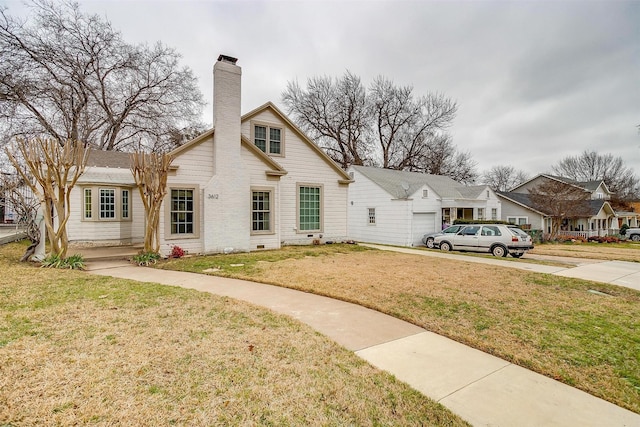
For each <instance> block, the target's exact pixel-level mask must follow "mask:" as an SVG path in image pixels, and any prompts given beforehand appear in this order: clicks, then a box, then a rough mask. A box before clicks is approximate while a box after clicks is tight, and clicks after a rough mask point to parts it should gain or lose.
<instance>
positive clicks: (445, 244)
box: [440, 242, 451, 252]
mask: <svg viewBox="0 0 640 427" xmlns="http://www.w3.org/2000/svg"><path fill="white" fill-rule="evenodd" d="M440 250H441V251H445V252H449V251H450V250H451V244H449V242H442V243H440Z"/></svg>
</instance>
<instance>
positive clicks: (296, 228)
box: [69, 55, 351, 254]
mask: <svg viewBox="0 0 640 427" xmlns="http://www.w3.org/2000/svg"><path fill="white" fill-rule="evenodd" d="M213 74H214V100H213V109H214V127H213V129H211V130H209V131H208V132H205V133H204V134H202V135H200V136H198V137H197V138H195V139H194V140H192V141H190V142H188V143H186V144H185V145H183V146H181V147H180V148H178V149H176V150H174V151H173V152H172V153H171V154H172V156H173V157H174V160H173V163H172V170H171V172H170V174H169V178H168V183H167V186H168V189H167V196H166V198H165V200H164V202H163V210H162V215H161V218H160V221H161V230H160V241H161V251H162V252H163V253H164V254H166V253H168V252H170V250H171V247H172V245H178V246H180V247H181V248H182V249H184V250H186V251H189V252H190V253H215V252H229V251H252V250H257V249H274V248H279V247H280V246H281V245H283V244H305V243H312V241H313V240H316V239H321V240H325V241H326V240H338V241H339V240H343V239H346V238H347V221H346V218H347V193H348V186H349V183H350V182H351V180H350V178H349V175H347V174H346V173H345V172H344V171H343V170H342V169H341V168H340V167H339V166H338V165H337V164H336V163H334V162H333V161H332V160H331V159H330V158H329V157H328V156H327V155H326V154H324V152H322V151H321V150H320V149H319V148H318V147H317V146H316V145H315V144H314V143H313V142H312V141H311V140H309V138H308V137H307V136H305V135H304V134H303V133H302V132H301V131H300V130H299V129H298V128H297V127H296V126H295V125H294V124H293V123H292V122H291V121H290V120H289V119H288V118H287V117H286V116H285V115H284V114H283V113H282V112H280V111H279V110H278V108H276V106H275V105H273V104H272V103H267V104H264V105H263V106H261V107H259V108H256V109H255V110H253V111H251V112H249V113H247V114H245V115H243V116H241V115H240V87H241V68H240V67H239V66H237V65H236V59H235V58H231V57H227V56H224V55H221V56H220V57H219V58H218V61H217V62H216V64H215V66H214V70H213ZM74 193H75V194H73V195H72V200H74V201H78V204H77V205H75V206H74V209H73V213H72V216H71V218H70V222H69V238H70V241H72V242H85V241H90V242H104V243H111V242H119V243H120V242H122V243H129V242H131V243H135V242H140V241H142V240H143V236H144V212H143V207H142V202H141V200H140V198H139V195H138V189H137V188H136V187H135V185H134V181H133V176H132V174H131V172H130V170H129V155H128V154H126V153H113V152H92V153H91V155H90V157H89V167H87V168H86V172H85V174H84V175H83V176H82V177H81V179H80V180H79V181H78V184H77V185H76V187H75V188H74Z"/></svg>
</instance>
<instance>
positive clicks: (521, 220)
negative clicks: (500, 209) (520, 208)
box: [507, 216, 529, 225]
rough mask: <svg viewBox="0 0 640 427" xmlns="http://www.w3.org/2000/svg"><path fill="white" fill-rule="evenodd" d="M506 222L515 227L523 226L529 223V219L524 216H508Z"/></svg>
mask: <svg viewBox="0 0 640 427" xmlns="http://www.w3.org/2000/svg"><path fill="white" fill-rule="evenodd" d="M507 222H510V223H511V224H516V225H525V224H528V223H529V218H528V217H526V216H509V217H507Z"/></svg>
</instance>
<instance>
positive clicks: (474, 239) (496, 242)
mask: <svg viewBox="0 0 640 427" xmlns="http://www.w3.org/2000/svg"><path fill="white" fill-rule="evenodd" d="M433 246H434V247H436V248H440V249H441V250H443V251H451V250H455V251H472V252H489V253H491V254H493V255H494V256H497V257H505V256H507V254H511V256H513V257H515V258H520V257H521V256H522V255H524V254H525V252H526V251H528V250H529V249H533V241H532V240H531V236H529V235H528V234H527V233H525V232H524V231H522V230H521V229H519V228H518V227H515V226H512V225H506V224H504V225H503V224H469V225H466V226H464V227H463V228H461V229H460V230H459V231H458V232H457V233H455V234H445V235H442V236H437V237H435V238H434V239H433Z"/></svg>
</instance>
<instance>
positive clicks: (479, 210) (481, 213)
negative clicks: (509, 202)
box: [478, 208, 484, 219]
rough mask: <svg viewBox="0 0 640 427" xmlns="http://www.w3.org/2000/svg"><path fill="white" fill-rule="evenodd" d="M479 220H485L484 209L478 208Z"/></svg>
mask: <svg viewBox="0 0 640 427" xmlns="http://www.w3.org/2000/svg"><path fill="white" fill-rule="evenodd" d="M478 219H484V208H478Z"/></svg>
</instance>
